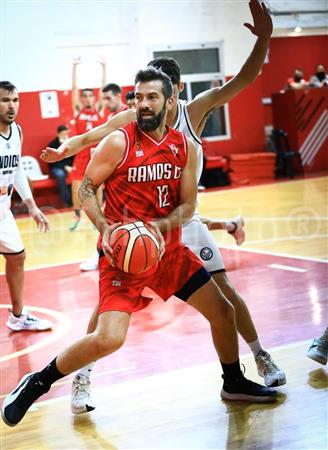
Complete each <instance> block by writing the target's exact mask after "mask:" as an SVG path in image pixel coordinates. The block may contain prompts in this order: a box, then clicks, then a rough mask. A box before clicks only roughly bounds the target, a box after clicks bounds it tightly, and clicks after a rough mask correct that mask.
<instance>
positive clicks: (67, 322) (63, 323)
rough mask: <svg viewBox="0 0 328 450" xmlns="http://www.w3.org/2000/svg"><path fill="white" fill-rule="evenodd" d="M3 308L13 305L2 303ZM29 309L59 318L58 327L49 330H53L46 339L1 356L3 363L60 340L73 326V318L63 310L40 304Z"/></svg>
mask: <svg viewBox="0 0 328 450" xmlns="http://www.w3.org/2000/svg"><path fill="white" fill-rule="evenodd" d="M1 308H2V309H4V308H6V309H8V308H11V305H4V304H0V309H1ZM28 309H29V310H30V311H32V312H33V311H36V312H41V313H44V314H47V315H49V316H50V317H53V318H54V319H56V320H57V322H58V327H57V328H56V330H55V331H53V332H51V330H49V332H51V334H50V335H49V336H47V337H45V338H44V339H42V340H41V341H40V342H37V343H35V344H33V345H30V346H28V347H26V348H24V349H22V350H19V351H18V352H14V353H9V354H8V355H5V356H0V362H1V363H2V362H5V361H9V360H10V359H14V358H18V357H19V356H22V355H26V354H27V353H31V352H34V351H35V350H39V349H40V348H42V347H45V346H47V345H49V344H52V343H53V342H55V341H58V339H60V338H61V337H63V336H64V335H65V334H66V333H67V332H68V331H69V330H70V328H71V325H72V321H71V319H70V318H69V317H68V316H67V315H66V314H64V313H62V312H59V311H55V310H54V309H49V308H41V307H39V306H28ZM13 333H19V332H16V331H13ZM35 333H37V332H35Z"/></svg>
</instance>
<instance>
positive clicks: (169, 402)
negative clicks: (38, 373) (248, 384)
mask: <svg viewBox="0 0 328 450" xmlns="http://www.w3.org/2000/svg"><path fill="white" fill-rule="evenodd" d="M327 186H328V183H327V178H324V177H321V178H311V179H302V180H297V181H289V182H281V183H275V184H270V185H262V186H256V187H247V188H241V189H232V190H220V191H212V192H208V193H204V194H201V195H200V200H201V205H200V211H201V213H202V214H204V215H208V216H212V217H222V218H225V217H230V218H231V217H234V216H236V215H237V214H242V215H243V216H244V218H245V220H246V232H247V240H246V242H245V243H244V244H243V246H242V247H241V248H239V247H238V248H237V247H236V246H235V244H234V242H233V239H232V238H231V236H230V235H228V234H227V233H224V232H216V233H215V237H216V239H217V242H218V244H219V246H220V247H221V249H222V253H223V257H224V260H225V263H226V268H227V271H228V274H229V277H230V279H231V280H232V282H233V283H234V285H235V287H236V288H237V289H238V291H239V292H240V293H241V294H242V295H243V297H244V298H245V299H246V301H247V303H248V305H249V308H250V311H251V313H252V316H253V319H254V321H255V324H256V326H257V329H258V332H259V335H260V338H261V341H262V343H263V345H264V347H265V348H267V349H269V350H270V352H271V354H272V355H273V357H274V359H275V361H276V362H277V363H278V364H279V365H280V366H281V367H282V368H283V369H284V370H285V372H286V375H287V385H286V386H283V387H281V388H279V392H280V396H279V401H278V402H277V403H276V404H274V405H254V404H249V403H243V402H235V403H233V402H231V403H224V402H222V401H221V400H220V398H219V392H220V389H221V369H220V365H219V363H218V362H217V358H216V354H215V352H214V350H213V347H212V343H211V338H210V333H209V330H208V326H207V323H206V321H205V320H203V319H202V318H201V317H199V316H198V315H197V313H196V312H194V311H193V310H192V309H191V308H189V307H187V306H186V305H185V304H184V303H182V302H180V301H178V300H177V299H174V298H173V299H171V300H170V301H169V302H167V303H166V304H164V303H163V302H162V301H161V300H160V299H158V298H155V300H154V301H153V303H152V304H151V305H150V306H149V307H148V308H147V309H146V310H144V311H141V312H139V313H137V314H135V315H134V317H133V320H132V324H131V328H130V331H129V335H128V339H127V342H126V344H125V346H124V347H123V348H122V349H121V350H120V351H118V352H117V353H115V354H113V355H111V356H109V357H107V358H105V359H103V360H101V361H99V362H98V363H97V364H96V367H95V369H94V371H93V396H94V398H95V401H96V410H95V411H93V412H92V413H88V414H85V415H81V416H75V417H74V416H73V415H72V414H71V412H70V406H69V395H70V383H71V380H72V378H73V377H72V376H70V377H67V378H64V379H63V380H60V381H59V382H57V383H56V384H55V385H54V387H53V389H52V390H51V392H50V393H48V394H47V395H46V396H44V397H42V399H41V401H39V402H37V403H36V404H35V405H34V406H33V407H32V409H31V411H30V412H28V413H27V415H26V417H25V418H24V420H23V421H22V422H21V424H19V425H18V426H17V427H15V428H12V429H11V428H9V427H7V426H6V425H4V424H3V423H1V442H0V448H1V449H4V450H14V449H15V450H25V449H29V450H41V449H42V450H43V449H45V450H50V449H51V450H73V449H74V450H76V449H79V450H82V449H90V450H91V449H92V450H93V449H113V450H114V449H117V450H123V449H124V450H127V449H131V450H132V449H140V450H142V449H147V450H157V449H165V450H174V449H176V450H182V449H197V450H209V449H211V450H214V449H215V450H221V449H258V450H262V449H263V450H264V449H265V450H266V449H295V450H296V449H297V450H303V449H304V450H305V449H308V450H310V449H311V450H312V449H313V450H319V449H320V450H321V449H326V448H327V447H328V441H327V419H328V407H327V387H328V372H327V367H323V366H320V365H319V364H317V363H315V362H314V361H311V360H310V359H308V358H307V357H306V356H305V354H306V351H307V349H308V346H309V344H310V342H311V340H312V339H313V338H314V337H316V336H319V335H320V334H321V333H322V331H323V330H324V328H325V327H326V326H327V303H328V302H327V298H328V292H327V279H328V278H327V275H328V273H327V272H328V271H327V255H328V248H327V236H328V233H327V231H328V230H327V198H328V197H327V190H328V189H327ZM52 212H54V211H52ZM71 217H72V213H71V212H65V213H60V212H58V213H54V214H51V215H49V218H50V220H51V227H52V231H51V232H50V233H49V234H48V235H40V234H39V233H38V232H37V230H36V229H35V226H34V223H32V221H31V220H30V219H28V218H23V219H18V223H19V227H20V230H21V232H22V236H23V239H24V242H25V244H26V250H27V254H28V257H27V262H26V269H27V270H26V276H25V304H26V305H28V306H29V308H30V309H31V311H33V312H35V313H37V314H39V315H40V316H44V317H47V318H49V319H51V320H52V321H53V322H54V330H53V331H50V332H44V333H28V332H20V333H15V332H10V331H9V330H8V329H7V327H6V326H5V321H6V318H7V311H6V309H7V308H8V306H9V304H10V300H9V295H8V291H7V287H6V283H5V278H4V275H3V274H2V275H0V288H1V290H0V294H1V304H0V314H1V320H0V322H1V334H0V345H1V398H3V397H4V396H5V395H6V394H7V393H8V392H9V391H10V390H11V388H12V387H13V386H14V385H16V383H17V382H18V380H19V379H20V377H21V376H22V375H23V374H24V373H26V372H28V371H35V370H39V369H41V368H42V367H44V366H45V365H46V364H47V363H48V362H49V361H50V360H51V359H52V358H53V357H54V356H55V355H56V354H57V353H58V352H59V351H60V350H62V349H63V348H64V347H65V346H66V345H67V344H68V343H70V342H72V341H74V340H75V339H77V338H78V337H80V336H82V335H83V334H84V333H85V330H86V326H87V322H88V318H89V316H90V314H91V311H92V309H93V307H94V305H95V304H96V302H97V292H98V286H97V272H88V273H80V272H79V268H78V262H80V261H81V260H83V259H84V258H87V257H89V256H90V254H91V253H92V252H93V250H94V247H95V242H96V233H95V231H94V230H93V228H92V226H91V225H90V224H89V222H88V220H87V219H86V218H85V219H83V223H82V224H81V227H80V228H79V229H78V230H77V231H75V232H69V231H68V225H69V223H70V220H71ZM0 262H1V272H3V271H4V263H3V259H2V258H1V261H0ZM240 353H241V361H242V363H243V364H245V367H246V375H247V376H248V377H249V378H251V379H253V380H256V381H259V382H261V379H260V378H259V377H258V376H257V373H256V368H255V364H254V361H253V358H252V357H251V355H250V354H249V349H248V347H247V346H246V345H245V343H244V342H243V341H242V340H240Z"/></svg>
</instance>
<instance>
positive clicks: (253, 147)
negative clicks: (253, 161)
mask: <svg viewBox="0 0 328 450" xmlns="http://www.w3.org/2000/svg"><path fill="white" fill-rule="evenodd" d="M229 115H230V132H231V139H229V140H225V141H218V142H208V144H207V148H208V149H209V150H210V151H211V153H213V154H215V153H217V154H219V155H230V154H232V153H253V152H262V151H263V150H264V149H265V137H264V113H263V105H262V80H261V76H259V77H258V78H257V79H256V81H255V82H254V83H253V84H252V85H250V86H249V87H248V88H246V89H245V90H244V91H242V92H240V93H239V94H238V95H237V96H236V97H235V98H234V99H233V100H232V101H231V102H230V103H229Z"/></svg>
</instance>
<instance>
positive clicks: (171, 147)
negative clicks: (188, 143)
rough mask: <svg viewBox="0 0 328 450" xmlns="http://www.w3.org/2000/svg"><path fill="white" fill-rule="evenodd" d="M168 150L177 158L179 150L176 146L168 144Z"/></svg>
mask: <svg viewBox="0 0 328 450" xmlns="http://www.w3.org/2000/svg"><path fill="white" fill-rule="evenodd" d="M169 149H170V150H171V152H172V153H173V155H174V156H177V155H178V153H179V149H178V147H177V146H176V145H174V144H170V145H169Z"/></svg>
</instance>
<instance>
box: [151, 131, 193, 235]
mask: <svg viewBox="0 0 328 450" xmlns="http://www.w3.org/2000/svg"><path fill="white" fill-rule="evenodd" d="M187 143H188V159H187V164H186V166H185V167H184V169H183V171H182V174H181V182H180V205H179V206H178V207H177V208H175V209H174V210H173V211H172V212H171V214H169V215H168V216H167V217H165V218H163V219H159V220H154V221H152V222H151V225H152V226H153V227H154V228H155V229H156V228H157V229H159V231H160V232H161V233H163V232H167V231H169V230H171V229H173V228H177V227H179V226H181V225H183V224H184V223H186V222H187V221H188V220H189V219H190V218H191V217H192V216H193V214H194V212H195V208H196V199H197V175H196V167H197V153H196V147H195V145H194V144H193V142H192V141H191V140H190V139H187Z"/></svg>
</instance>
